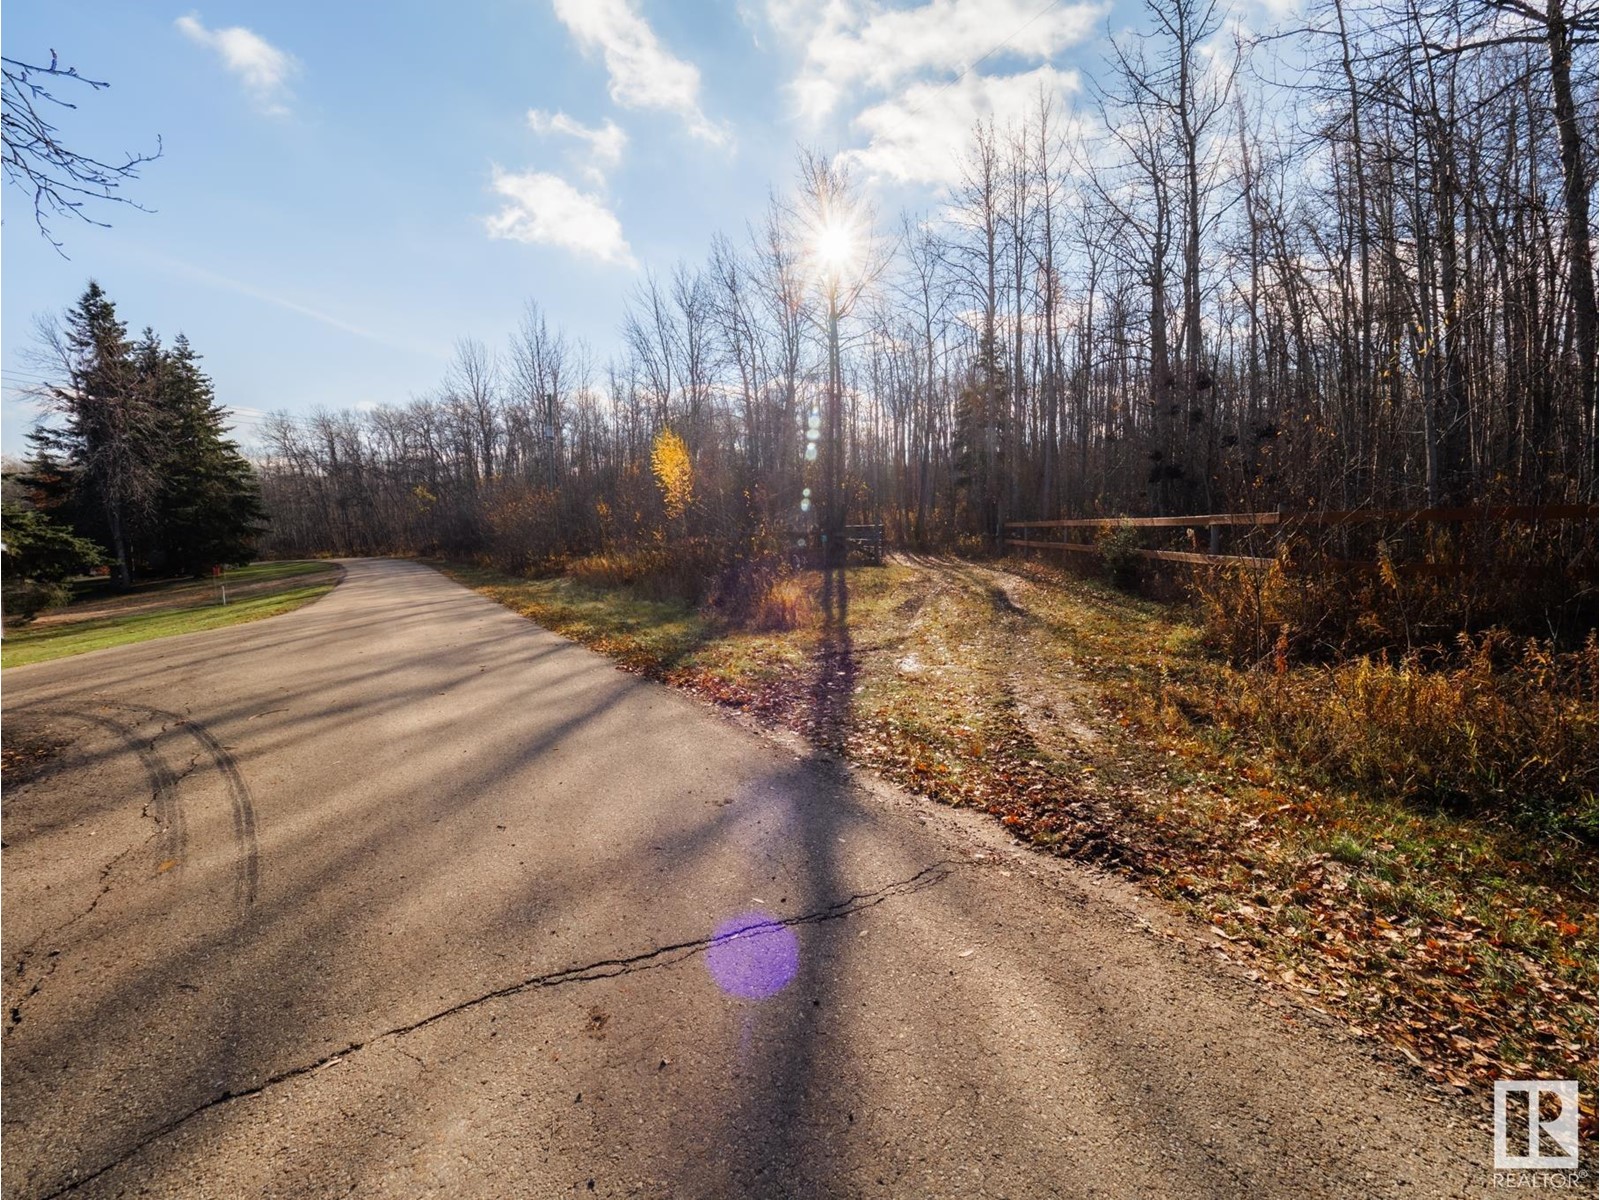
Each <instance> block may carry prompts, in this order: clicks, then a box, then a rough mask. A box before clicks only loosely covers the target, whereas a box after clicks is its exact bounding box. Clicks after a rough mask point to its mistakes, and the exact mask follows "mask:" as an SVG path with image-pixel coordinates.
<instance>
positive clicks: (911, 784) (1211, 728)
mask: <svg viewBox="0 0 1600 1200" xmlns="http://www.w3.org/2000/svg"><path fill="white" fill-rule="evenodd" d="M451 573H452V574H453V575H455V576H456V577H457V578H458V579H460V580H461V581H462V582H464V583H467V584H468V585H469V586H474V587H476V588H478V590H480V591H482V592H484V593H485V594H488V595H491V596H492V597H493V598H495V599H497V600H499V601H500V602H501V603H504V604H507V605H508V606H510V607H512V608H515V609H517V610H518V611H521V612H524V613H525V614H527V615H528V616H530V617H533V618H534V619H535V620H538V621H540V623H542V624H544V625H546V626H547V627H549V628H552V629H554V630H556V631H557V632H559V633H563V634H566V635H567V636H571V637H573V638H575V639H576V640H578V641H582V642H584V643H586V644H589V645H593V646H595V647H596V648H597V649H602V650H603V651H605V652H606V653H609V654H611V655H612V656H613V657H616V658H618V659H619V660H620V661H621V662H622V663H623V664H624V665H625V666H627V667H628V668H629V669H631V670H635V671H639V672H641V673H643V674H646V675H649V676H651V677H654V678H659V679H663V680H665V681H667V682H669V683H672V684H673V685H675V686H679V687H684V688H688V689H690V690H693V691H695V692H697V693H699V694H701V695H703V696H705V697H706V698H708V699H711V700H713V701H715V702H716V703H719V704H723V705H728V706H732V707H735V708H739V709H741V710H743V711H745V712H747V713H750V714H752V715H753V716H754V717H756V718H757V719H758V720H760V721H762V722H764V723H767V724H770V725H773V726H780V727H783V728H787V729H790V730H793V731H795V732H797V733H799V734H801V735H803V736H804V737H805V738H806V739H807V740H808V741H809V742H811V743H812V744H813V745H815V746H817V747H818V748H819V749H821V750H823V751H826V752H829V753H833V754H837V755H839V756H841V757H844V758H847V759H848V760H850V761H852V762H854V763H856V764H858V765H861V766H864V767H868V768H871V769H873V770H874V771H876V772H877V773H879V774H881V775H882V776H883V777H885V778H887V779H889V780H891V781H893V782H894V783H896V784H899V785H901V786H903V787H905V788H907V789H909V790H912V791H915V792H917V793H919V794H922V795H924V796H928V797H930V798H932V799H935V800H939V801H942V802H944V803H948V804H954V805H961V806H967V807H973V808H977V809H980V810H983V811H986V812H988V813H991V814H993V815H994V816H996V817H997V818H998V819H999V820H1000V821H1002V822H1003V823H1004V824H1005V825H1006V826H1007V827H1009V828H1010V829H1011V830H1012V831H1013V832H1014V833H1015V834H1016V835H1017V836H1018V837H1020V838H1023V839H1025V840H1027V841H1029V842H1031V843H1033V844H1035V845H1037V846H1040V847H1042V848H1046V849H1049V850H1051V851H1053V852H1055V853H1058V854H1063V855H1067V856H1071V857H1074V858H1080V859H1085V860H1088V861H1092V862H1095V863H1098V864H1100V865H1103V866H1105V867H1108V868H1111V869H1114V870H1117V871H1119V872H1122V873H1124V874H1127V875H1129V876H1131V877H1134V878H1137V879H1138V880H1140V881H1141V882H1142V883H1143V884H1144V885H1145V886H1146V887H1148V888H1149V889H1151V890H1152V891H1154V892H1156V893H1157V894H1158V895H1160V896H1162V897H1164V898H1165V899H1167V900H1169V901H1171V902H1173V903H1175V904H1176V905H1177V906H1178V907H1179V908H1181V909H1183V910H1184V911H1186V912H1187V913H1189V914H1190V915H1192V916H1194V917H1196V918H1198V919H1199V920H1200V921H1201V922H1203V923H1204V924H1205V925H1207V926H1209V927H1210V930H1211V933H1212V934H1213V935H1214V936H1215V938H1216V939H1217V941H1218V943H1219V948H1220V949H1221V952H1222V953H1224V954H1225V955H1226V956H1228V957H1231V958H1233V959H1235V960H1236V961H1238V962H1239V963H1241V964H1243V965H1244V966H1245V968H1246V969H1247V971H1248V973H1249V974H1250V976H1251V977H1252V978H1255V979H1258V980H1260V981H1261V982H1263V983H1264V984H1268V985H1271V986H1275V987H1281V988H1287V989H1290V990H1292V991H1294V992H1295V993H1298V994H1299V995H1300V997H1302V999H1303V1001H1304V1002H1305V1003H1307V1004H1310V1005H1311V1006H1313V1007H1315V1008H1318V1009H1321V1010H1323V1011H1324V1012H1326V1013H1328V1014H1330V1015H1332V1016H1334V1017H1337V1018H1338V1019H1340V1020H1341V1021H1342V1022H1343V1023H1344V1024H1345V1025H1346V1026H1347V1027H1348V1028H1349V1029H1350V1030H1351V1031H1352V1032H1353V1033H1355V1034H1357V1035H1363V1036H1374V1037H1377V1038H1380V1039H1382V1040H1383V1041H1384V1042H1386V1043H1388V1044H1389V1045H1391V1046H1393V1047H1395V1048H1396V1049H1397V1050H1398V1051H1399V1052H1400V1053H1401V1054H1403V1055H1404V1056H1405V1057H1406V1058H1407V1059H1409V1060H1410V1061H1411V1062H1412V1063H1413V1064H1415V1065H1416V1066H1417V1067H1419V1068H1420V1069H1422V1070H1423V1071H1424V1072H1426V1073H1427V1074H1428V1075H1429V1076H1430V1077H1432V1078H1433V1079H1434V1080H1436V1081H1437V1082H1438V1083H1440V1084H1442V1085H1444V1086H1446V1087H1448V1088H1451V1089H1453V1090H1456V1091H1458V1092H1462V1093H1467V1092H1472V1093H1479V1092H1486V1091H1487V1090H1488V1089H1489V1088H1490V1087H1491V1086H1492V1083H1493V1081H1494V1080H1495V1079H1499V1078H1512V1079H1527V1078H1578V1079H1581V1080H1584V1081H1585V1082H1586V1086H1585V1087H1584V1088H1583V1089H1582V1093H1583V1101H1582V1104H1583V1123H1584V1126H1585V1129H1586V1131H1587V1134H1588V1135H1589V1136H1592V1133H1593V1130H1594V1128H1595V1112H1594V1095H1595V1059H1594V1044H1595V1042H1594V1039H1595V1033H1596V1024H1595V1020H1596V1012H1595V979H1596V975H1595V971H1596V938H1597V921H1596V897H1595V877H1596V853H1595V847H1594V845H1592V844H1583V843H1580V842H1577V841H1575V840H1572V839H1563V838H1539V837H1530V836H1528V835H1527V834H1526V833H1525V832H1519V831H1518V830H1516V829H1514V828H1511V827H1500V826H1497V825H1495V824H1493V823H1490V822H1486V821H1475V820H1470V819H1468V818H1465V817H1460V816H1452V815H1450V814H1444V813H1438V812H1425V811H1419V810H1416V809H1414V808H1411V807H1408V806H1406V805H1404V804H1401V803H1399V802H1398V801H1394V800H1391V799H1387V798H1386V797H1384V796H1381V795H1371V794H1362V793H1360V792H1357V791H1353V790H1349V789H1340V788H1337V787H1330V786H1326V785H1325V784H1322V783H1320V782H1319V781H1317V780H1316V779H1315V778H1314V776H1312V775H1311V773H1310V772H1307V771H1305V770H1303V769H1301V767H1300V765H1299V764H1296V763H1294V762H1291V761H1283V760H1282V756H1280V755H1276V754H1274V753H1273V752H1271V751H1269V750H1267V749H1266V748H1264V747H1262V746H1259V745H1255V744H1252V742H1251V740H1250V739H1249V738H1248V737H1247V736H1243V735H1241V734H1240V733H1239V732H1238V731H1229V730H1226V729H1221V728H1218V727H1217V726H1215V725H1214V724H1213V723H1212V722H1211V720H1210V719H1209V715H1208V713H1207V712H1206V711H1205V709H1206V705H1205V694H1206V688H1207V687H1208V686H1210V687H1216V686H1222V685H1221V684H1219V683H1218V679H1217V677H1216V675H1217V666H1216V664H1214V663H1213V662H1211V660H1210V659H1209V658H1208V657H1207V655H1206V653H1205V652H1204V650H1203V649H1202V648H1201V646H1200V643H1199V634H1198V630H1197V628H1196V627H1195V626H1194V625H1193V624H1191V623H1190V622H1188V621H1187V620H1186V619H1185V618H1184V616H1183V614H1182V613H1180V612H1176V611H1174V610H1173V609H1171V608H1170V607H1168V606H1164V605H1160V604H1155V603H1152V602H1148V601H1143V600H1139V599H1136V598H1132V597H1129V596H1127V595H1124V594H1122V593H1120V592H1117V591H1115V590H1113V589H1110V588H1109V587H1105V586H1102V585H1099V584H1096V583H1092V582H1086V581H1084V580H1081V579H1075V578H1072V577H1070V576H1067V575H1064V574H1061V573H1058V572H1054V571H1050V570H1047V569H1043V568H1039V567H1036V566H1017V567H1016V569H1014V570H1013V569H1007V568H1004V567H996V566H991V565H984V564H978V563H972V562H964V561H957V560H951V559H943V558H922V557H917V558H897V559H894V560H892V561H891V562H890V563H889V564H888V565H887V566H884V567H878V568H872V567H864V568H860V569H856V568H852V569H851V570H849V571H848V572H846V573H845V582H844V593H845V604H844V605H841V604H840V603H839V597H838V595H837V593H832V594H828V593H826V592H825V590H824V585H823V583H822V581H821V579H820V577H819V576H818V575H817V574H816V573H812V574H810V575H806V576H802V581H803V582H804V583H805V584H806V586H807V587H808V588H809V589H810V591H811V592H812V594H813V595H814V596H815V598H816V600H817V603H816V604H815V605H814V606H813V608H812V610H811V612H810V614H809V619H807V620H805V621H803V622H802V623H801V625H800V627H799V628H796V629H792V630H788V631H782V632H751V631H748V630H742V629H738V628H731V627H729V626H727V625H726V624H725V623H720V622H717V621H716V620H714V619H713V618H711V617H708V616H704V615H702V614H698V613H695V612H693V611H692V610H687V609H686V608H677V609H673V608H671V607H670V606H665V607H664V606H662V605H660V604H659V602H650V603H649V604H648V605H646V606H643V607H641V602H639V601H637V600H635V599H633V598H631V597H628V596H626V595H624V594H618V593H608V592H603V591H600V590H598V589H583V588H580V587H577V586H576V585H573V584H572V582H571V581H570V580H539V581H526V580H518V579H513V578H511V577H507V576H497V575H494V574H493V573H490V572H485V571H479V570H476V569H461V568H453V569H452V570H451ZM824 599H826V600H827V601H829V602H830V603H829V604H827V605H825V604H824V603H822V601H823V600H824Z"/></svg>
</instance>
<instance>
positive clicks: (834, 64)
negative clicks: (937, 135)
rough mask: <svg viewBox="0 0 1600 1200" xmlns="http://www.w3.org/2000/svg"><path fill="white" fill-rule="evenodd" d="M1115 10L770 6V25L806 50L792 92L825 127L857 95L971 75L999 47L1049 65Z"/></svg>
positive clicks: (836, 0) (937, 3)
mask: <svg viewBox="0 0 1600 1200" xmlns="http://www.w3.org/2000/svg"><path fill="white" fill-rule="evenodd" d="M1108 9H1109V4H1106V3H1100V2H1095V3H1087V2H1085V3H1075V4H1058V5H1056V6H1054V7H1051V8H1047V9H1043V10H1041V8H1040V5H1039V3H1038V0H929V2H928V3H926V4H922V5H919V6H917V7H915V8H882V7H879V6H878V5H877V4H875V3H870V2H862V0H832V2H831V3H829V4H828V5H827V6H826V8H824V9H823V10H822V11H821V14H820V16H816V10H815V9H810V8H807V7H806V6H800V5H796V4H795V3H794V0H768V5H767V17H768V20H769V21H770V22H771V23H772V26H773V28H774V29H776V30H777V31H778V32H779V33H780V34H781V35H782V36H784V37H786V38H787V39H789V40H790V41H791V42H796V43H799V42H802V41H803V43H804V44H805V46H806V54H805V60H804V63H803V64H802V66H801V68H800V72H799V74H798V75H797V76H796V78H795V79H794V81H793V82H792V83H791V85H790V88H791V91H792V93H793V95H794V97H795V101H796V104H797V107H798V108H799V109H800V112H801V113H802V114H803V115H805V116H807V117H810V118H812V119H820V118H822V117H825V116H827V115H828V113H830V112H832V111H833V109H834V108H835V107H836V106H837V105H838V104H839V103H840V102H841V101H842V100H843V99H844V98H845V97H846V96H847V95H848V94H850V93H851V92H853V91H855V90H857V89H861V88H867V89H871V90H873V91H879V92H886V91H889V90H890V89H892V88H894V87H896V86H897V85H899V84H900V83H902V82H904V81H906V80H908V79H912V78H915V77H917V76H920V75H926V74H929V73H935V74H948V73H950V72H953V71H958V70H963V69H967V68H970V67H972V66H973V65H975V62H976V60H977V59H978V58H979V57H980V56H981V55H983V54H984V53H985V52H988V51H990V50H991V49H993V48H995V47H997V46H999V47H1001V48H1000V49H999V50H998V51H996V52H997V53H1000V54H1005V55H1010V56H1015V57H1019V58H1022V59H1024V60H1029V61H1033V62H1039V63H1046V62H1049V61H1050V60H1051V59H1053V58H1054V57H1055V56H1056V55H1057V54H1059V53H1061V51H1063V50H1065V49H1066V48H1067V47H1068V46H1071V45H1073V44H1074V43H1076V42H1080V41H1082V40H1083V39H1084V38H1086V37H1087V36H1089V34H1090V33H1092V32H1093V31H1094V29H1095V27H1096V25H1097V24H1098V23H1099V22H1100V20H1101V19H1102V18H1103V17H1104V16H1105V14H1106V12H1107V11H1108ZM813 16H815V19H809V18H811V17H813ZM1002 43H1003V44H1002Z"/></svg>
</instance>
